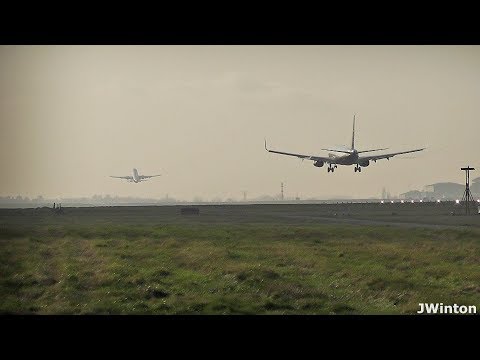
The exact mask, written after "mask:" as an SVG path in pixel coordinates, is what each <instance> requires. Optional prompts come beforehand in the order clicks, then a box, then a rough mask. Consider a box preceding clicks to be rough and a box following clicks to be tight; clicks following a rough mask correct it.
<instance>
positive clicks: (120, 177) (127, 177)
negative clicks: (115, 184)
mask: <svg viewBox="0 0 480 360" xmlns="http://www.w3.org/2000/svg"><path fill="white" fill-rule="evenodd" d="M110 177H111V178H116V179H125V180H129V181H132V180H133V176H110Z"/></svg>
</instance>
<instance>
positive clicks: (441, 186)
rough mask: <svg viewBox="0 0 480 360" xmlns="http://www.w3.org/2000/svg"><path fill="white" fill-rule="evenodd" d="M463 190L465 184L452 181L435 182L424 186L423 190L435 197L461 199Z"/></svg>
mask: <svg viewBox="0 0 480 360" xmlns="http://www.w3.org/2000/svg"><path fill="white" fill-rule="evenodd" d="M464 191H465V185H461V184H457V183H452V182H444V183H436V184H431V185H427V186H425V192H427V193H429V196H430V197H434V198H436V199H450V200H455V199H459V198H460V199H461V198H462V196H463V192H464Z"/></svg>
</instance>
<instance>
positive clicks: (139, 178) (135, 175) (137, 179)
mask: <svg viewBox="0 0 480 360" xmlns="http://www.w3.org/2000/svg"><path fill="white" fill-rule="evenodd" d="M156 176H162V175H138V171H137V169H133V176H110V177H112V178H117V179H125V180H127V181H128V182H134V183H139V182H142V181H146V180H147V179H150V178H152V177H156Z"/></svg>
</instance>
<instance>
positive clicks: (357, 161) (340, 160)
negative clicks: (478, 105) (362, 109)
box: [265, 115, 425, 172]
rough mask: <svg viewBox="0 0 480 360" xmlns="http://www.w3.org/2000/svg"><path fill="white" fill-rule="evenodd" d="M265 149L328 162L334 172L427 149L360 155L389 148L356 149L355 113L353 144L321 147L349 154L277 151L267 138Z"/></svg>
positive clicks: (315, 164)
mask: <svg viewBox="0 0 480 360" xmlns="http://www.w3.org/2000/svg"><path fill="white" fill-rule="evenodd" d="M265 150H267V151H268V152H271V153H275V154H281V155H288V156H296V157H298V158H300V159H302V160H305V159H307V160H313V161H314V163H313V166H316V167H322V166H323V165H324V164H328V168H327V171H328V172H333V171H334V170H335V168H336V167H337V165H355V172H357V171H358V172H361V171H362V167H367V166H368V165H370V161H374V162H377V160H380V159H387V160H389V159H390V158H391V157H393V156H395V155H400V154H408V153H413V152H416V151H422V150H425V148H422V149H415V150H408V151H401V152H395V153H389V154H380V155H371V156H359V154H361V153H366V152H372V151H380V150H387V148H384V149H371V150H362V151H358V150H356V149H355V115H354V116H353V132H352V146H351V148H348V147H345V149H321V150H326V151H333V152H336V153H344V154H347V155H338V154H333V153H329V154H328V157H323V156H311V155H302V154H292V153H287V152H282V151H275V150H269V149H268V148H267V140H265Z"/></svg>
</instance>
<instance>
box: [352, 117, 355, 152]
mask: <svg viewBox="0 0 480 360" xmlns="http://www.w3.org/2000/svg"><path fill="white" fill-rule="evenodd" d="M354 149H355V114H354V115H353V132H352V150H354Z"/></svg>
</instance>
